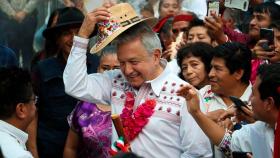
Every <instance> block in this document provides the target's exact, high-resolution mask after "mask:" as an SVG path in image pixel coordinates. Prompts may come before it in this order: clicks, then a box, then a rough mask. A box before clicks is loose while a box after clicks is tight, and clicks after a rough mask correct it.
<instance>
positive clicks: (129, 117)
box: [120, 92, 156, 141]
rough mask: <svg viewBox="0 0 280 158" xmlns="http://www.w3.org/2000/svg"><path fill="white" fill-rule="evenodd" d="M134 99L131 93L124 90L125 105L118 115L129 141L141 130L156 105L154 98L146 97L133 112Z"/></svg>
mask: <svg viewBox="0 0 280 158" xmlns="http://www.w3.org/2000/svg"><path fill="white" fill-rule="evenodd" d="M134 101H135V99H134V95H133V93H132V92H126V99H125V105H124V108H123V110H122V113H121V115H120V117H121V120H122V124H123V128H124V133H125V136H126V138H127V139H128V140H129V141H132V140H133V139H134V138H136V137H137V136H138V134H139V133H140V132H141V131H142V129H143V127H144V126H145V125H146V124H147V123H148V121H149V118H150V117H151V116H152V115H153V113H154V107H155V106H156V101H155V100H154V99H148V100H146V101H145V102H144V103H143V104H141V105H139V106H138V107H137V108H136V110H135V112H133V106H134Z"/></svg>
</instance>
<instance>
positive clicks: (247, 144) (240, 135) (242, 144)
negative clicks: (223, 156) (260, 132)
mask: <svg viewBox="0 0 280 158" xmlns="http://www.w3.org/2000/svg"><path fill="white" fill-rule="evenodd" d="M250 128H251V124H248V125H243V126H242V128H241V129H239V130H236V131H234V132H233V133H232V138H231V144H230V149H231V151H243V152H252V148H251V141H250Z"/></svg>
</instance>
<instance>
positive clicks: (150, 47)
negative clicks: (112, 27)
mask: <svg viewBox="0 0 280 158" xmlns="http://www.w3.org/2000/svg"><path fill="white" fill-rule="evenodd" d="M137 38H140V40H141V42H142V44H143V45H144V47H145V48H146V50H147V52H148V53H152V52H153V51H154V50H156V49H159V50H160V51H161V50H162V47H161V43H160V40H159V37H158V36H157V34H156V33H155V32H153V30H152V29H151V27H149V26H148V24H146V23H145V22H141V23H139V24H136V25H135V26H132V27H131V28H129V29H128V30H126V31H125V32H123V33H122V34H121V35H120V36H118V37H117V38H116V39H115V40H114V41H113V44H115V45H116V46H117V47H119V46H120V45H122V44H124V43H128V42H131V41H133V40H135V39H137Z"/></svg>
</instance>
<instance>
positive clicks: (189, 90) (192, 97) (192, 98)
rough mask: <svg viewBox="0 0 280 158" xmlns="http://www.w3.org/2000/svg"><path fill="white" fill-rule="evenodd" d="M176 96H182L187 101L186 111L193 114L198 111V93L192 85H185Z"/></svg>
mask: <svg viewBox="0 0 280 158" xmlns="http://www.w3.org/2000/svg"><path fill="white" fill-rule="evenodd" d="M177 95H178V96H182V97H184V98H185V99H186V101H187V106H188V111H189V113H191V114H195V113H198V112H201V111H200V106H199V98H198V91H197V90H196V89H195V87H193V86H192V85H185V86H184V87H182V88H181V89H179V90H178V91H177Z"/></svg>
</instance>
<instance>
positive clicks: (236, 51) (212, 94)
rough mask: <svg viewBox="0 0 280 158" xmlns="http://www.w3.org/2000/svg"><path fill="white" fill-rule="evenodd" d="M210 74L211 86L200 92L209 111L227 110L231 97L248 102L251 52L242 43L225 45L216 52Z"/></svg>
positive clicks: (218, 47) (216, 49) (220, 46)
mask: <svg viewBox="0 0 280 158" xmlns="http://www.w3.org/2000/svg"><path fill="white" fill-rule="evenodd" d="M214 52H215V53H214V55H213V58H212V61H211V66H212V68H211V70H210V73H209V79H210V85H208V86H205V87H204V88H202V89H201V90H200V93H201V94H202V96H203V98H204V100H205V101H206V104H205V106H207V107H206V109H207V111H206V112H210V111H214V110H217V109H225V110H226V109H227V107H229V106H230V105H232V102H231V101H230V99H229V96H236V97H238V98H240V99H241V100H243V101H248V100H249V97H250V95H251V84H250V82H249V79H250V73H251V63H250V61H251V51H250V49H249V48H247V47H246V46H244V45H242V44H240V43H225V44H222V45H219V46H217V47H216V48H215V50H214Z"/></svg>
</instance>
